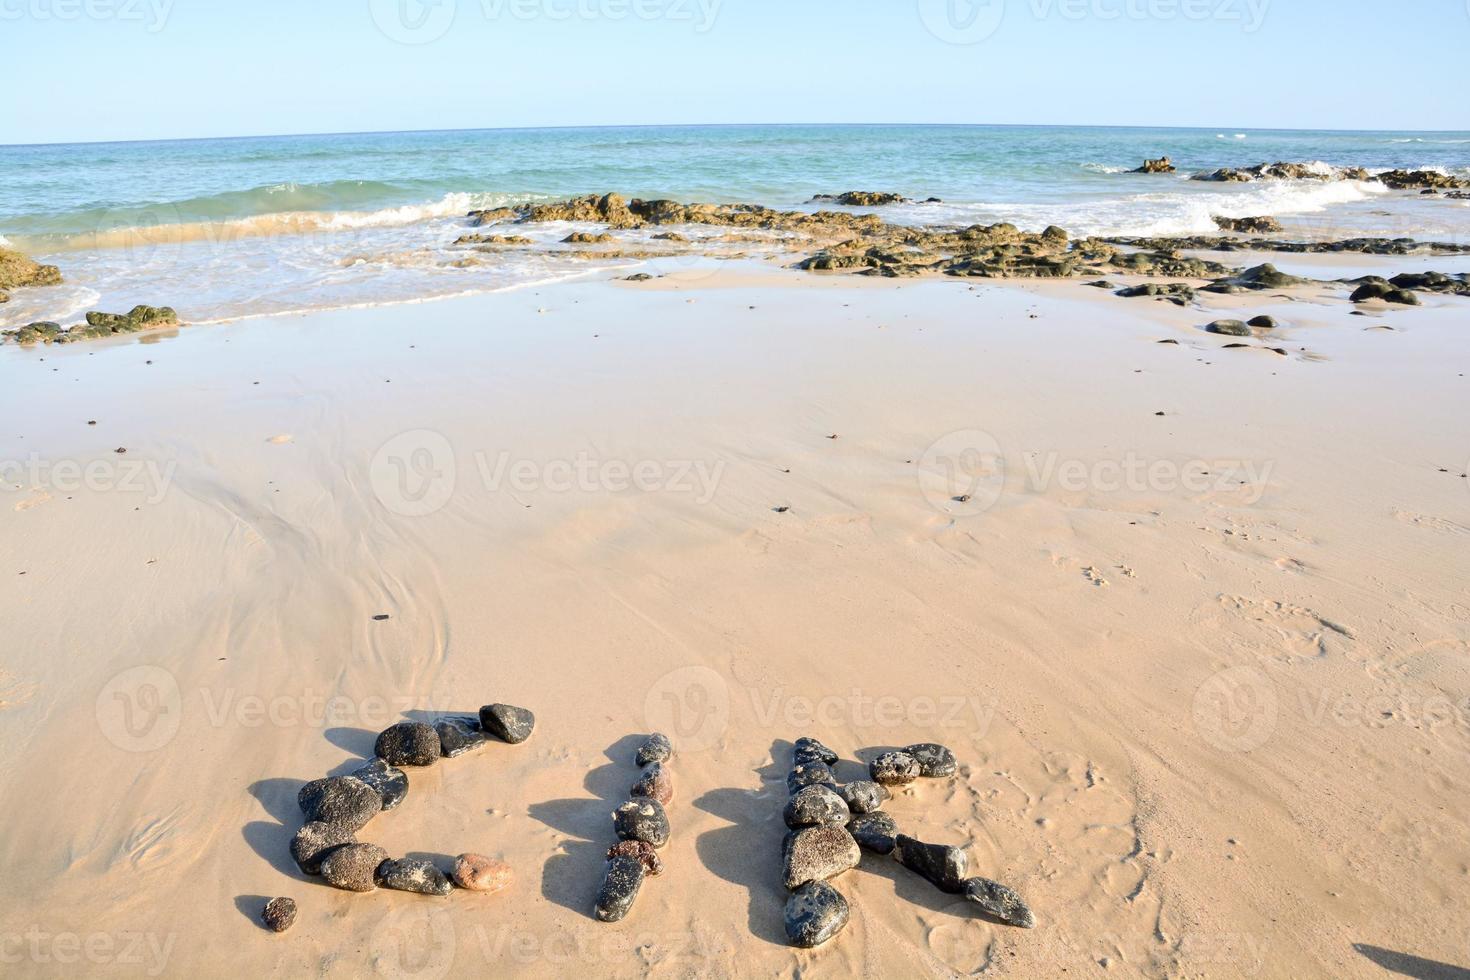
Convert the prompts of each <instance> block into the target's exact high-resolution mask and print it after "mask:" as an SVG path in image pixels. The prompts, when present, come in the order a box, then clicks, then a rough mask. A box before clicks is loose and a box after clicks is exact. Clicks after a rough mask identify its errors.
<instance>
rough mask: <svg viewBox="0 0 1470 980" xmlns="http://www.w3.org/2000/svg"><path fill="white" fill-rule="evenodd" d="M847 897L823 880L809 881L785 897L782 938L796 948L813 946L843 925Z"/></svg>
mask: <svg viewBox="0 0 1470 980" xmlns="http://www.w3.org/2000/svg"><path fill="white" fill-rule="evenodd" d="M851 914H852V913H851V910H850V909H849V908H848V905H847V899H845V898H843V897H842V893H841V892H839V891H838V890H837V889H835V888H833V887H832V886H831V885H829V884H827V883H826V882H825V881H812V882H808V883H807V884H805V885H802V886H801V887H800V888H798V889H797V890H796V891H794V892H792V893H791V897H790V898H788V899H787V900H786V938H787V939H789V940H791V945H793V946H796V947H798V948H799V949H814V948H816V947H817V946H820V945H822V944H823V943H825V942H828V941H829V940H831V939H832V938H833V937H835V936H836V935H837V934H838V933H839V932H841V931H842V930H843V929H844V928H846V927H847V921H848V919H849V918H850V916H851Z"/></svg>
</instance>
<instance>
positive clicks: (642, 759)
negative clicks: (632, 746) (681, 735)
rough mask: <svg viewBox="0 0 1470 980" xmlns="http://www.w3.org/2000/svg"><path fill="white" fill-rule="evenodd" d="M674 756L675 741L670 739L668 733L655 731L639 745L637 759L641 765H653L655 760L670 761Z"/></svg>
mask: <svg viewBox="0 0 1470 980" xmlns="http://www.w3.org/2000/svg"><path fill="white" fill-rule="evenodd" d="M673 757H674V743H673V742H670V741H669V737H668V736H667V735H663V734H661V733H659V732H654V733H653V734H652V735H650V736H648V738H646V739H644V741H643V744H642V745H640V746H638V757H637V759H636V761H637V763H638V765H639V767H640V768H641V767H643V766H648V765H652V764H653V763H655V762H668V761H669V760H670V759H672V758H673Z"/></svg>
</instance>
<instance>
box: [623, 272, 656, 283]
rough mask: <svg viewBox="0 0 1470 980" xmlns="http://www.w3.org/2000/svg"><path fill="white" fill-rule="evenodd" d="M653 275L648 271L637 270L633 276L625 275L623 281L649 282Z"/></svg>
mask: <svg viewBox="0 0 1470 980" xmlns="http://www.w3.org/2000/svg"><path fill="white" fill-rule="evenodd" d="M652 278H653V276H651V275H649V274H648V273H646V272H635V273H633V274H632V275H631V276H624V277H623V282H648V280H650V279H652Z"/></svg>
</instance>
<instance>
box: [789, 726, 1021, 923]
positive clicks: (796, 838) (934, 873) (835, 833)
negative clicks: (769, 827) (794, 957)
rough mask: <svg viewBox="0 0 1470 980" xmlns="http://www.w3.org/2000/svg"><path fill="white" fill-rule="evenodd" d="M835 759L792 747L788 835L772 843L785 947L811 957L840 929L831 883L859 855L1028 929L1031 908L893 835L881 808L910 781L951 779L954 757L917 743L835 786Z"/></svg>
mask: <svg viewBox="0 0 1470 980" xmlns="http://www.w3.org/2000/svg"><path fill="white" fill-rule="evenodd" d="M837 761H838V756H837V753H836V752H834V751H832V750H831V749H829V748H828V747H827V746H825V745H823V744H822V743H821V742H819V741H817V740H816V739H814V738H800V739H797V740H796V743H795V748H794V751H793V753H792V768H791V773H790V774H789V775H788V776H787V777H786V788H787V791H788V793H789V799H788V801H787V803H786V810H785V813H784V818H785V821H786V826H787V827H788V828H789V830H788V831H787V834H786V838H785V840H784V841H783V843H782V854H781V865H782V878H783V882H784V884H785V885H786V888H787V890H788V891H789V892H790V893H791V894H790V897H789V898H788V899H787V901H786V913H785V925H786V936H787V938H788V939H789V940H790V941H791V944H792V945H793V946H797V947H800V948H803V949H811V948H814V947H817V946H820V945H822V944H823V943H826V942H828V941H830V940H831V939H833V938H834V937H836V936H837V935H838V934H839V933H840V932H842V930H843V929H844V928H846V926H847V923H848V920H849V918H850V917H851V909H850V907H849V905H848V902H847V899H846V897H844V896H843V894H842V893H841V892H839V891H838V890H837V889H836V888H835V887H833V886H832V885H831V883H830V882H831V881H832V879H834V878H837V877H838V876H840V875H842V874H844V873H846V872H848V871H851V870H852V869H853V868H856V867H857V866H858V865H859V864H860V863H861V861H862V852H863V851H868V852H870V853H873V854H878V855H891V856H893V857H894V858H895V859H896V860H897V861H898V862H899V863H900V864H902V865H903V866H904V867H906V868H908V869H909V870H911V871H913V872H915V873H916V874H919V875H921V876H922V877H924V878H925V879H926V880H928V881H929V882H931V883H932V884H934V885H935V886H936V887H938V888H939V889H941V890H942V891H945V892H947V893H950V894H956V895H958V894H963V895H964V896H965V897H966V898H967V899H969V900H970V901H972V902H974V903H975V904H976V905H978V906H979V907H980V908H981V910H983V911H984V912H986V913H987V914H989V915H991V916H994V917H995V918H997V919H999V920H1000V921H1002V922H1005V923H1008V924H1010V925H1016V926H1021V927H1023V928H1027V929H1029V928H1031V927H1032V926H1034V925H1035V920H1034V918H1033V916H1032V914H1031V910H1030V909H1029V908H1028V907H1027V906H1026V903H1025V902H1024V901H1022V899H1021V897H1020V896H1019V895H1017V894H1016V893H1015V892H1014V891H1012V890H1011V889H1010V888H1007V887H1006V886H1005V885H1002V884H1000V883H998V882H994V881H990V880H988V879H986V878H977V877H969V876H968V875H967V871H968V867H967V861H966V858H965V853H964V851H962V850H960V849H959V848H957V847H950V846H948V845H942V844H925V843H923V842H921V841H918V840H916V839H914V838H912V837H907V836H905V835H903V834H901V833H899V831H898V823H897V821H895V820H894V819H893V817H892V816H890V815H889V814H888V813H886V812H884V810H883V805H884V804H885V803H886V802H888V800H889V799H890V798H891V796H892V788H896V787H901V786H907V785H908V784H910V783H913V782H915V781H917V780H919V779H947V778H950V777H952V776H954V775H955V773H956V772H958V771H959V765H958V762H957V760H956V759H955V755H954V753H953V752H951V751H950V750H949V749H947V748H945V747H944V746H942V745H937V744H934V743H922V744H918V745H910V746H909V747H908V748H906V749H902V750H899V751H889V752H884V753H882V754H881V755H879V756H877V757H876V758H875V759H873V760H872V762H870V763H869V764H868V774H869V776H870V777H871V778H870V779H867V780H855V781H853V782H849V783H846V784H839V783H838V782H837V779H836V777H835V775H834V774H833V771H832V767H833V766H835V765H836V764H837Z"/></svg>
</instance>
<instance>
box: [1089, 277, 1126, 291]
mask: <svg viewBox="0 0 1470 980" xmlns="http://www.w3.org/2000/svg"><path fill="white" fill-rule="evenodd" d="M1083 285H1086V286H1094V287H1096V288H1098V289H1117V288H1118V287H1117V286H1116V285H1115V284H1113V283H1111V282H1108V281H1107V280H1106V279H1095V280H1093V281H1092V282H1089V283H1084V284H1083Z"/></svg>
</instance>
